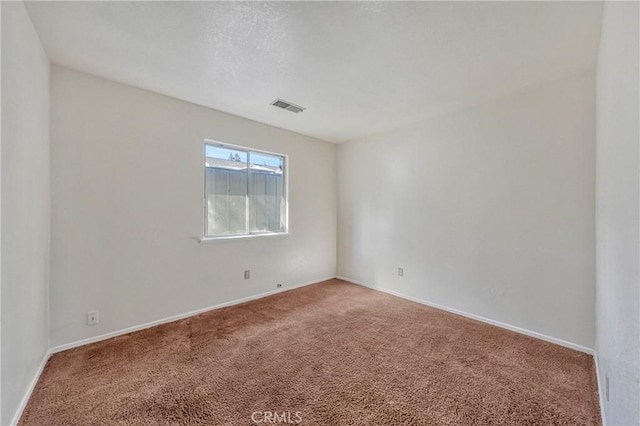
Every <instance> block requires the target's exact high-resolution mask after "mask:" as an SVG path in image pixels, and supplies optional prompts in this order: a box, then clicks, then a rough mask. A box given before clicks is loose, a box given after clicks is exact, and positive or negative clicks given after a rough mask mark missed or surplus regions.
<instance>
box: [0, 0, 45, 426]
mask: <svg viewBox="0 0 640 426" xmlns="http://www.w3.org/2000/svg"><path fill="white" fill-rule="evenodd" d="M0 7H2V209H1V210H2V258H1V262H2V310H1V314H2V321H1V323H2V356H1V359H2V368H1V374H2V404H1V405H2V418H1V419H0V423H1V424H3V425H6V424H9V423H10V422H11V421H12V419H13V418H14V415H15V414H16V412H17V410H18V408H19V407H20V404H21V402H22V399H23V398H24V396H25V394H26V392H27V390H28V388H29V386H30V384H31V382H32V380H33V379H34V377H35V376H36V374H37V373H38V370H39V367H40V365H41V363H42V361H43V358H44V356H45V355H46V353H47V350H48V348H49V322H48V321H49V313H48V294H47V287H48V270H49V60H48V59H47V57H46V55H45V53H44V50H43V49H42V46H41V45H40V40H39V38H38V36H37V34H36V32H35V30H34V29H33V26H32V24H31V20H30V19H29V16H28V15H27V13H26V11H25V9H24V6H23V4H22V3H21V2H2V5H1V6H0Z"/></svg>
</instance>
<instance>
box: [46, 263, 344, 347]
mask: <svg viewBox="0 0 640 426" xmlns="http://www.w3.org/2000/svg"><path fill="white" fill-rule="evenodd" d="M334 278H335V275H331V276H329V277H325V278H319V279H316V280H312V281H307V282H303V283H300V284H294V285H290V286H287V287H283V288H279V289H276V290H272V291H267V292H265V293H260V294H256V295H253V296H247V297H243V298H241V299H236V300H232V301H230V302H224V303H219V304H217V305H213V306H208V307H206V308H201V309H197V310H195V311H191V312H185V313H183V314H178V315H174V316H171V317H168V318H163V319H160V320H156V321H151V322H148V323H145V324H140V325H134V326H133V327H127V328H123V329H121V330H116V331H112V332H110V333H106V334H101V335H99V336H94V337H89V338H87V339H82V340H78V341H75V342H71V343H65V344H63V345H59V346H55V347H53V348H51V349H50V352H51V353H52V354H54V353H57V352H62V351H66V350H67V349H72V348H77V347H79V346H84V345H88V344H89V343H95V342H99V341H101V340H106V339H110V338H112V337H116V336H122V335H123V334H127V333H132V332H134V331H139V330H144V329H145V328H150V327H154V326H156V325H161V324H166V323H169V322H173V321H178V320H181V319H185V318H188V317H192V316H194V315H198V314H202V313H205V312H209V311H213V310H216V309H221V308H226V307H228V306H233V305H238V304H240V303H244V302H249V301H251V300H256V299H262V298H263V297H267V296H271V295H274V294H278V293H282V292H285V291H289V290H293V289H296V288H300V287H305V286H308V285H311V284H316V283H319V282H322V281H327V280H331V279H334Z"/></svg>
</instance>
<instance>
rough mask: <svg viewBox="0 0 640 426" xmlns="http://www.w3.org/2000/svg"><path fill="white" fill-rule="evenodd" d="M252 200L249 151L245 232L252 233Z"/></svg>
mask: <svg viewBox="0 0 640 426" xmlns="http://www.w3.org/2000/svg"><path fill="white" fill-rule="evenodd" d="M250 200H251V151H247V198H246V202H245V204H246V207H245V232H246V233H247V234H250V233H251V218H250V214H251V210H250V208H249V206H250Z"/></svg>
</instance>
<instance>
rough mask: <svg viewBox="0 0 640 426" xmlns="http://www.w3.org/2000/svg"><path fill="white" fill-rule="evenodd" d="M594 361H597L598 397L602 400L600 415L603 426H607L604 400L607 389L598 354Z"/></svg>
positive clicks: (594, 356) (595, 355)
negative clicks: (602, 377)
mask: <svg viewBox="0 0 640 426" xmlns="http://www.w3.org/2000/svg"><path fill="white" fill-rule="evenodd" d="M593 360H594V361H595V364H596V380H597V381H598V397H599V399H600V415H601V416H602V426H606V425H607V419H606V418H605V415H604V399H603V396H604V393H605V388H604V380H603V379H601V378H600V365H599V363H598V354H597V353H595V354H594V355H593Z"/></svg>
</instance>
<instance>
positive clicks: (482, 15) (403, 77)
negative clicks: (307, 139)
mask: <svg viewBox="0 0 640 426" xmlns="http://www.w3.org/2000/svg"><path fill="white" fill-rule="evenodd" d="M27 9H28V11H29V14H30V15H31V17H32V19H33V22H34V25H35V27H36V29H37V31H38V33H39V35H40V37H41V39H42V42H43V44H44V46H45V49H46V51H47V54H48V55H49V57H50V59H51V60H52V61H53V62H54V63H57V64H60V65H64V66H68V67H71V68H75V69H78V70H81V71H85V72H88V73H91V74H95V75H98V76H101V77H105V78H108V79H111V80H115V81H119V82H122V83H126V84H130V85H133V86H137V87H141V88H144V89H148V90H152V91H154V92H158V93H162V94H165V95H169V96H173V97H176V98H179V99H183V100H186V101H190V102H193V103H196V104H200V105H204V106H207V107H211V108H215V109H218V110H221V111H225V112H228V113H231V114H236V115H239V116H242V117H247V118H250V119H253V120H257V121H260V122H264V123H268V124H271V125H273V126H277V127H282V128H285V129H289V130H293V131H296V132H299V133H302V134H306V135H310V136H314V137H317V138H320V139H324V140H327V141H332V142H342V141H346V140H351V139H356V138H359V137H362V136H365V135H369V134H373V133H378V132H380V131H384V130H388V129H390V128H394V127H397V126H400V125H403V124H407V123H411V122H415V121H417V120H420V119H423V118H426V117H428V116H432V115H435V114H440V113H443V112H447V111H451V110H454V109H457V108H461V107H464V106H467V105H472V104H475V103H478V102H483V101H487V100H490V99H493V98H496V97H500V96H504V95H506V94H509V93H513V92H516V91H519V90H523V89H526V88H528V87H532V86H537V85H541V84H544V83H547V82H551V81H556V80H560V79H563V78H568V77H570V76H572V75H575V74H578V73H581V72H585V71H587V70H590V69H593V68H594V67H595V62H596V57H597V51H598V41H599V34H600V22H601V11H602V4H601V3H599V2H584V3H583V2H476V3H467V2H428V3H427V2H406V3H405V2H402V3H400V2H248V3H244V2H233V3H231V2H29V3H27ZM275 98H282V99H285V100H288V101H291V102H293V103H296V104H298V105H302V106H304V107H307V108H308V109H307V110H306V111H304V112H303V113H300V114H293V113H291V112H288V111H284V110H281V109H277V108H274V107H272V106H270V105H269V103H270V102H271V101H272V100H274V99H275Z"/></svg>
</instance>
